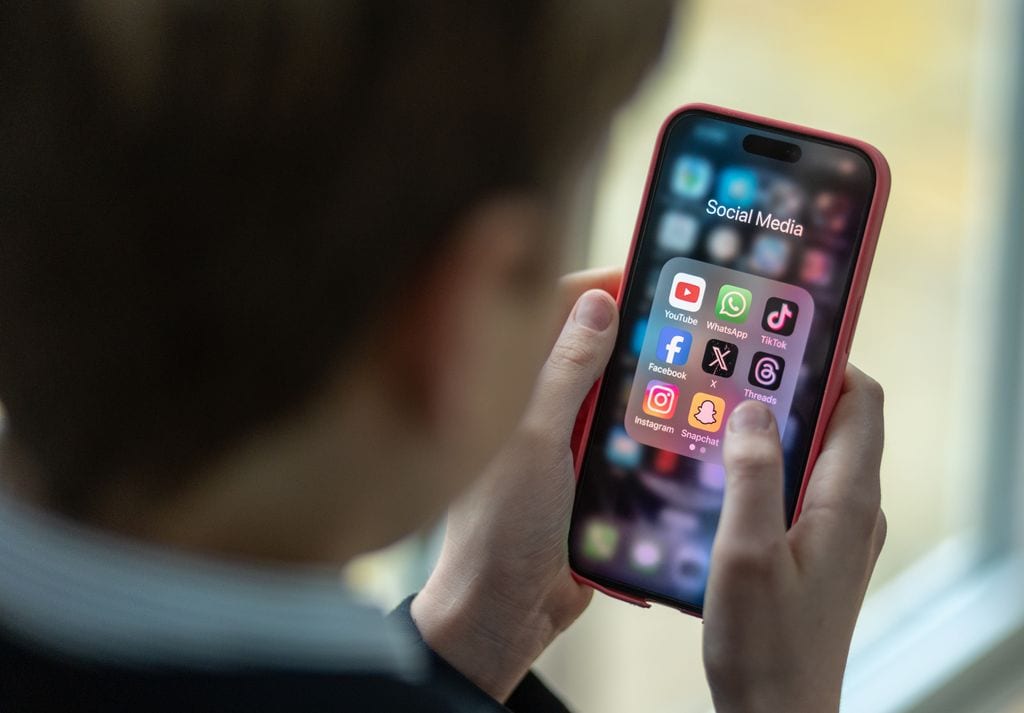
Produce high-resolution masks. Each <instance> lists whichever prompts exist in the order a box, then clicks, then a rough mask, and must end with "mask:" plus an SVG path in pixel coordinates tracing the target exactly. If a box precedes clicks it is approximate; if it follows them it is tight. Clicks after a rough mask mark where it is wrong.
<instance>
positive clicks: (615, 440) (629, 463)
mask: <svg viewBox="0 0 1024 713" xmlns="http://www.w3.org/2000/svg"><path fill="white" fill-rule="evenodd" d="M641 455H642V454H641V450H640V444H639V443H637V442H636V441H634V440H633V439H632V438H630V437H629V434H627V433H626V429H624V428H623V427H622V426H615V427H614V428H613V429H612V430H611V431H609V432H608V441H607V443H605V447H604V457H605V458H607V459H608V462H609V463H613V464H615V465H617V466H619V467H620V468H636V467H637V466H638V465H640V456H641Z"/></svg>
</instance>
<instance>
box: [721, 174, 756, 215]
mask: <svg viewBox="0 0 1024 713" xmlns="http://www.w3.org/2000/svg"><path fill="white" fill-rule="evenodd" d="M716 195H717V196H718V201H719V202H720V203H723V204H725V205H726V206H728V207H730V208H749V207H750V206H752V205H754V201H756V200H757V174H756V173H754V171H753V170H751V169H749V168H739V167H738V166H730V167H729V168H727V169H725V170H723V171H722V173H721V174H719V177H718V191H717V194H716Z"/></svg>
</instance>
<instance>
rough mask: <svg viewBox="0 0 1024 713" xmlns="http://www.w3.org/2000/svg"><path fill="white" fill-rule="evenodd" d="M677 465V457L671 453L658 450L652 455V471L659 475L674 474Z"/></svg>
mask: <svg viewBox="0 0 1024 713" xmlns="http://www.w3.org/2000/svg"><path fill="white" fill-rule="evenodd" d="M677 465H679V456H678V455H676V454H675V453H673V452H672V451H663V450H661V449H660V448H659V449H658V450H657V451H655V453H654V470H655V471H657V473H658V474H659V475H669V474H671V473H674V472H675V470H676V466H677Z"/></svg>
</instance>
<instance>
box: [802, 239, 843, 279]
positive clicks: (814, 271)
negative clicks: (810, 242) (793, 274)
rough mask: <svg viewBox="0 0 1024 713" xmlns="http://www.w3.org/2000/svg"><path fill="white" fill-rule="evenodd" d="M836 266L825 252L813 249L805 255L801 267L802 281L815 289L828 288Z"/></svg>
mask: <svg viewBox="0 0 1024 713" xmlns="http://www.w3.org/2000/svg"><path fill="white" fill-rule="evenodd" d="M834 270H835V264H834V262H833V260H832V256H831V255H829V254H828V253H827V252H825V251H824V250H818V249H815V248H812V249H810V250H808V251H807V252H805V253H804V261H803V264H802V265H801V266H800V281H801V282H803V283H805V284H807V285H814V286H815V287H827V286H828V285H829V284H831V282H832V273H833V272H834Z"/></svg>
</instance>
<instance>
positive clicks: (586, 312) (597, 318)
mask: <svg viewBox="0 0 1024 713" xmlns="http://www.w3.org/2000/svg"><path fill="white" fill-rule="evenodd" d="M614 310H615V305H614V304H612V301H611V299H609V298H608V295H606V294H605V293H603V292H601V291H600V290H590V291H589V292H584V293H583V296H582V297H580V301H579V302H577V303H576V322H577V323H578V324H581V325H583V326H584V327H587V328H588V329H593V330H594V331H595V332H603V331H604V330H606V329H608V326H609V325H610V324H611V323H612V319H613V318H614V317H615V312H614Z"/></svg>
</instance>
